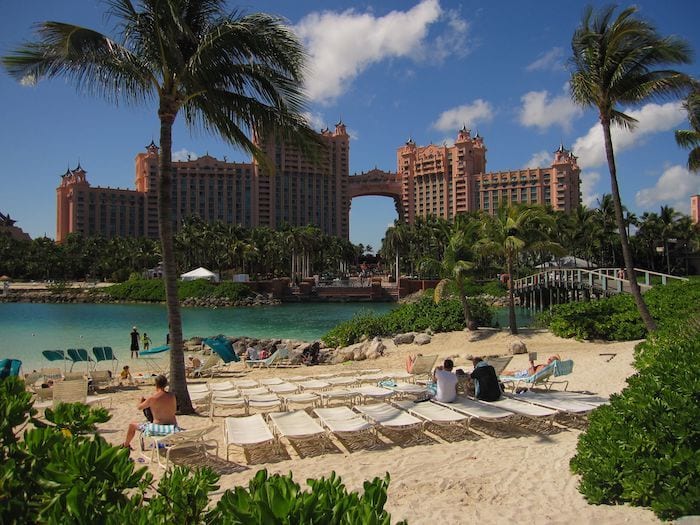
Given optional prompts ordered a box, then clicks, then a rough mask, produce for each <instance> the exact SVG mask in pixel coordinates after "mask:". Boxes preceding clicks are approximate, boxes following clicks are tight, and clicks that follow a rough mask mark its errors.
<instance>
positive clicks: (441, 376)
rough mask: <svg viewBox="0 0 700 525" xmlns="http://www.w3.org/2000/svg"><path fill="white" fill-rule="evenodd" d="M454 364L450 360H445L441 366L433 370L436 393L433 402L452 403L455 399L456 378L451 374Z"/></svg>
mask: <svg viewBox="0 0 700 525" xmlns="http://www.w3.org/2000/svg"><path fill="white" fill-rule="evenodd" d="M453 367H454V363H453V362H452V359H445V363H444V364H443V366H438V367H437V368H436V369H435V374H434V375H435V382H436V383H437V393H436V394H435V400H436V401H440V402H442V403H453V402H454V400H455V398H456V397H457V381H458V379H457V376H456V375H455V374H454V373H452V368H453Z"/></svg>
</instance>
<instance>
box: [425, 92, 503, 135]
mask: <svg viewBox="0 0 700 525" xmlns="http://www.w3.org/2000/svg"><path fill="white" fill-rule="evenodd" d="M492 118H493V108H492V107H491V104H489V103H488V102H486V101H485V100H482V99H480V98H479V99H476V100H475V101H474V102H473V103H472V104H465V105H463V106H457V107H455V108H452V109H448V110H446V111H443V112H442V113H441V114H440V116H439V117H438V119H437V120H436V121H435V122H434V123H433V125H432V126H433V128H434V129H437V130H438V131H454V130H457V129H459V128H461V127H462V126H467V127H468V128H469V127H474V126H475V125H476V124H477V123H479V122H488V121H489V120H491V119H492Z"/></svg>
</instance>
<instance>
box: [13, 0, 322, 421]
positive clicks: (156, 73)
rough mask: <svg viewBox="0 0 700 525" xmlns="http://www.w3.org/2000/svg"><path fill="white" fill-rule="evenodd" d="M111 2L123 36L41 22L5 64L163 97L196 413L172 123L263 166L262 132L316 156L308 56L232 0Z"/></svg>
mask: <svg viewBox="0 0 700 525" xmlns="http://www.w3.org/2000/svg"><path fill="white" fill-rule="evenodd" d="M107 4H108V6H109V9H108V15H110V16H111V17H112V19H114V20H115V21H116V28H115V29H116V30H117V31H118V33H119V41H118V40H115V39H112V38H110V37H108V36H106V35H103V34H101V33H99V32H96V31H94V30H91V29H87V28H84V27H80V26H76V25H72V24H67V23H62V22H51V21H49V22H44V23H42V24H40V25H38V26H37V36H38V38H37V40H36V41H34V42H29V43H26V44H25V45H24V46H22V47H20V48H19V49H17V50H16V51H15V52H14V53H13V54H11V55H8V56H6V57H4V58H3V63H4V65H5V68H6V69H7V71H8V72H9V73H10V75H12V76H13V77H15V78H16V79H17V80H20V81H22V82H38V81H39V80H41V79H43V78H56V77H59V78H65V79H67V80H68V81H70V82H71V83H73V84H74V85H75V86H76V87H77V88H78V89H79V90H81V91H84V92H87V93H89V94H99V95H101V96H103V97H104V98H106V99H108V100H111V101H114V102H119V101H124V102H127V103H143V102H145V101H151V100H155V101H156V102H157V110H156V111H157V116H158V121H159V124H160V138H159V141H158V143H159V147H160V155H159V166H158V229H159V232H160V241H161V256H162V263H163V280H164V282H165V295H166V304H167V308H168V324H169V325H170V327H171V328H170V331H171V352H170V377H171V383H170V384H171V387H172V390H173V393H174V394H175V395H176V396H177V398H178V406H179V407H180V410H181V411H182V412H192V411H193V410H194V409H193V408H192V404H191V402H190V399H189V394H188V392H187V385H186V383H185V362H184V354H183V347H182V318H181V316H180V303H179V301H178V297H177V287H176V282H177V276H178V272H177V267H176V265H177V263H176V258H175V250H174V241H173V224H172V217H171V215H172V204H171V200H172V196H171V187H172V175H173V170H172V131H173V124H174V122H175V119H176V118H177V116H178V115H181V116H182V117H184V121H185V124H186V125H187V126H188V127H190V128H200V129H205V130H207V131H209V132H214V133H216V134H217V135H219V136H220V137H221V138H222V139H224V140H225V141H226V142H228V143H230V144H232V145H233V146H237V147H239V148H241V149H243V150H244V151H247V152H249V153H251V154H252V155H253V156H254V157H255V158H256V159H257V161H258V162H259V163H260V164H261V165H263V166H268V165H269V164H270V161H269V160H268V159H267V158H266V157H265V154H264V153H263V151H262V150H261V149H260V148H259V147H258V144H256V143H255V142H254V141H253V138H254V137H256V138H257V141H265V140H269V139H271V138H273V137H280V138H281V139H283V140H286V141H288V142H293V143H295V144H297V145H300V146H303V147H304V150H305V151H306V152H309V153H312V148H311V147H310V146H311V145H312V144H314V145H318V144H319V143H318V139H317V136H316V134H315V133H314V132H313V131H312V130H311V129H310V128H309V127H308V125H307V123H306V119H305V117H304V116H303V113H304V110H305V97H304V94H303V90H302V84H303V70H304V61H305V59H306V54H305V52H304V48H303V46H302V44H301V43H300V42H299V40H298V39H297V37H296V36H295V35H294V33H293V32H292V31H291V29H290V28H289V27H288V26H287V25H285V24H284V23H283V21H282V20H281V19H279V18H277V17H273V16H270V15H266V14H260V13H258V14H251V15H242V14H240V13H239V12H233V13H229V12H228V7H227V6H226V2H225V0H140V1H138V2H136V3H133V2H132V1H131V0H107ZM154 109H155V108H154ZM156 111H154V113H155V112H156ZM313 153H315V151H314V152H313Z"/></svg>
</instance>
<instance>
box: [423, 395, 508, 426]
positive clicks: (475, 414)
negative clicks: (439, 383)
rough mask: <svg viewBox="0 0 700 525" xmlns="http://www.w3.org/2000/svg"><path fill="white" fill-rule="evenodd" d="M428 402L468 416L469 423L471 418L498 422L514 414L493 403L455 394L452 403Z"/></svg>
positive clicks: (504, 420) (506, 419)
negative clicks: (455, 397)
mask: <svg viewBox="0 0 700 525" xmlns="http://www.w3.org/2000/svg"><path fill="white" fill-rule="evenodd" d="M430 402H431V403H435V404H437V405H440V406H443V407H445V408H448V409H450V410H454V411H456V412H459V413H460V414H464V415H466V416H469V422H470V424H471V421H472V419H477V420H479V421H483V422H489V423H500V422H506V421H509V420H510V419H512V418H513V417H514V416H515V414H514V413H513V412H510V411H508V410H504V409H502V408H498V407H497V406H494V405H493V403H482V402H481V401H476V400H474V399H470V398H468V397H464V396H457V399H455V401H454V402H453V403H442V402H440V401H435V400H434V399H433V400H431V401H430Z"/></svg>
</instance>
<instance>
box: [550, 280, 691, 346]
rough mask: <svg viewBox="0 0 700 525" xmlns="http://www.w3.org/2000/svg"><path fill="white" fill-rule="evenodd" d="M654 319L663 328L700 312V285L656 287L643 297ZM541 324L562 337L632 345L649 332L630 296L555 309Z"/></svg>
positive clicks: (683, 284) (687, 283)
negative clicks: (629, 343)
mask: <svg viewBox="0 0 700 525" xmlns="http://www.w3.org/2000/svg"><path fill="white" fill-rule="evenodd" d="M644 300H645V301H646V303H647V306H648V307H649V311H650V312H651V315H652V317H654V319H655V320H656V322H657V324H658V325H659V326H660V327H663V326H664V325H665V324H667V323H668V322H672V321H674V320H676V319H678V318H679V317H687V316H690V315H693V314H694V313H697V312H698V305H700V281H698V280H690V281H688V282H681V281H678V282H674V283H670V284H667V285H664V286H656V287H654V288H652V289H651V290H649V291H648V292H646V293H645V294H644ZM538 323H539V324H542V325H544V326H547V327H548V328H549V329H550V330H551V331H552V332H553V333H554V334H556V335H558V336H560V337H575V338H576V339H605V340H608V341H629V340H634V339H642V338H644V337H645V336H646V334H647V332H646V328H645V327H644V323H643V322H642V318H641V317H640V316H639V312H638V311H637V307H636V305H635V304H634V299H633V298H632V296H631V295H616V296H613V297H610V298H607V299H601V300H599V301H591V302H588V303H568V304H561V305H557V306H554V307H553V308H552V310H551V312H548V313H544V314H541V315H540V316H539V317H538Z"/></svg>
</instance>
